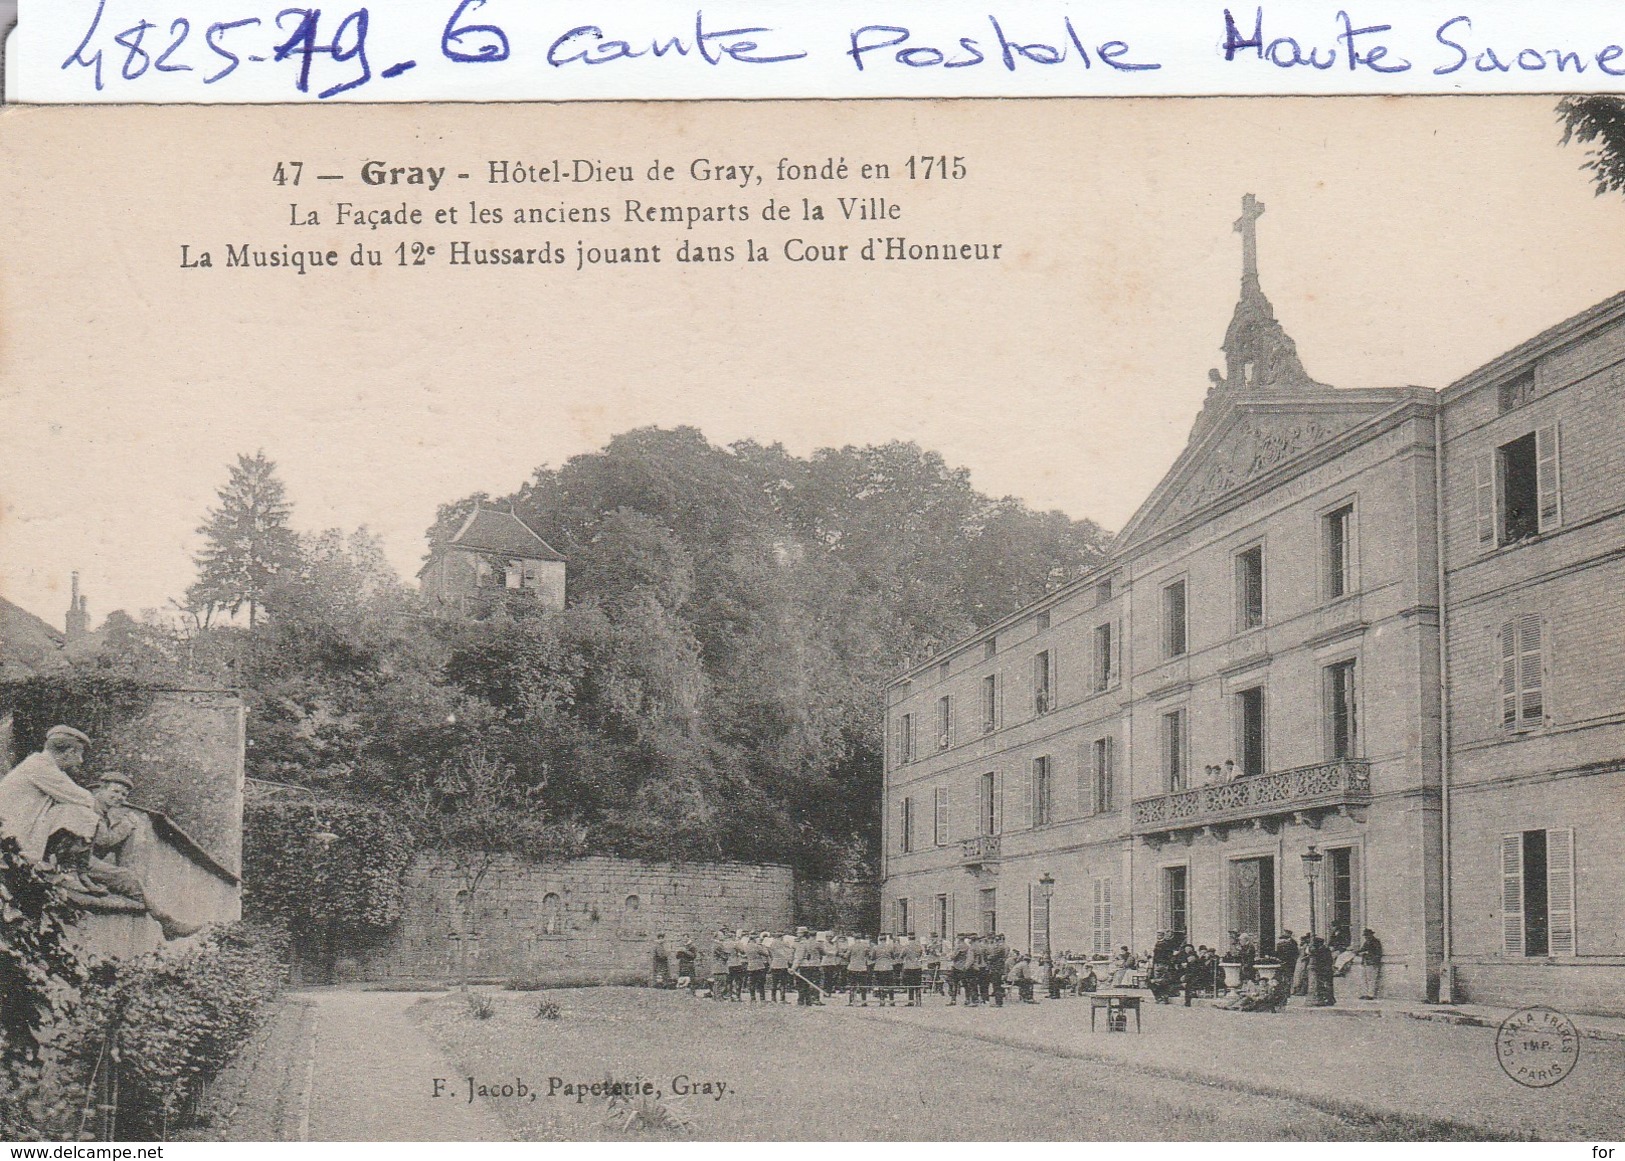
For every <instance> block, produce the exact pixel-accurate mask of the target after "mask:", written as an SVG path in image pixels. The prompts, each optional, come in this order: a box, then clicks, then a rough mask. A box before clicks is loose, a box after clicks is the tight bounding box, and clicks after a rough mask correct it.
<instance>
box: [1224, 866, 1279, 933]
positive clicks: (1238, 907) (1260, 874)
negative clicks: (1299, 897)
mask: <svg viewBox="0 0 1625 1161" xmlns="http://www.w3.org/2000/svg"><path fill="white" fill-rule="evenodd" d="M1230 929H1231V930H1232V931H1239V932H1242V933H1243V934H1246V935H1251V936H1253V937H1254V939H1255V941H1256V946H1257V947H1258V950H1259V952H1260V954H1263V953H1265V952H1267V951H1268V950H1269V949H1271V948H1273V947H1274V946H1275V859H1274V857H1273V856H1271V855H1264V856H1262V857H1260V858H1252V859H1232V860H1230Z"/></svg>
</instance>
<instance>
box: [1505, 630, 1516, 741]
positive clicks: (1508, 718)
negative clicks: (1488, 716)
mask: <svg viewBox="0 0 1625 1161" xmlns="http://www.w3.org/2000/svg"><path fill="white" fill-rule="evenodd" d="M1517 724H1518V623H1517V622H1516V621H1507V622H1506V623H1504V624H1503V625H1502V626H1501V726H1502V728H1503V729H1508V730H1510V729H1513V728H1515V727H1516V726H1517Z"/></svg>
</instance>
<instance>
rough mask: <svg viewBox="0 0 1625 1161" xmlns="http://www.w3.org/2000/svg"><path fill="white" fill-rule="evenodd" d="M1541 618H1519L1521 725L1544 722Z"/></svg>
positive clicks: (1535, 614)
mask: <svg viewBox="0 0 1625 1161" xmlns="http://www.w3.org/2000/svg"><path fill="white" fill-rule="evenodd" d="M1541 655H1542V651H1541V647H1540V614H1539V613H1525V614H1524V615H1523V616H1521V617H1519V618H1518V695H1519V696H1518V723H1519V724H1520V725H1525V726H1538V725H1540V724H1541V722H1542V721H1544V720H1545V716H1546V707H1545V697H1544V688H1543V686H1544V682H1543V681H1542V673H1541Z"/></svg>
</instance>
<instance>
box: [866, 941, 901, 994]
mask: <svg viewBox="0 0 1625 1161" xmlns="http://www.w3.org/2000/svg"><path fill="white" fill-rule="evenodd" d="M870 964H871V967H872V970H873V972H874V981H875V999H876V1001H877V1002H878V1003H880V1004H881V1005H882V1006H885V1005H887V1004H889V1005H891V1006H892V1007H893V1008H895V1007H897V945H896V944H895V943H893V942H892V937H891V936H890V935H882V936H881V937H880V938H879V939H877V940H875V947H874V954H873V955H872V956H871V957H870Z"/></svg>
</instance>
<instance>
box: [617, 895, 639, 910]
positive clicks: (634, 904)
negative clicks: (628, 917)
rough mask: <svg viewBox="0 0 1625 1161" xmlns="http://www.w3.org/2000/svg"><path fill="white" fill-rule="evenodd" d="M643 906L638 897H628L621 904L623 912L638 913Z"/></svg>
mask: <svg viewBox="0 0 1625 1161" xmlns="http://www.w3.org/2000/svg"><path fill="white" fill-rule="evenodd" d="M642 905H643V903H642V901H641V900H640V899H639V898H638V897H637V896H636V895H628V896H627V897H626V899H625V900H624V901H623V902H622V903H621V910H623V911H636V910H637V909H638V908H639V907H641V906H642Z"/></svg>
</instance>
